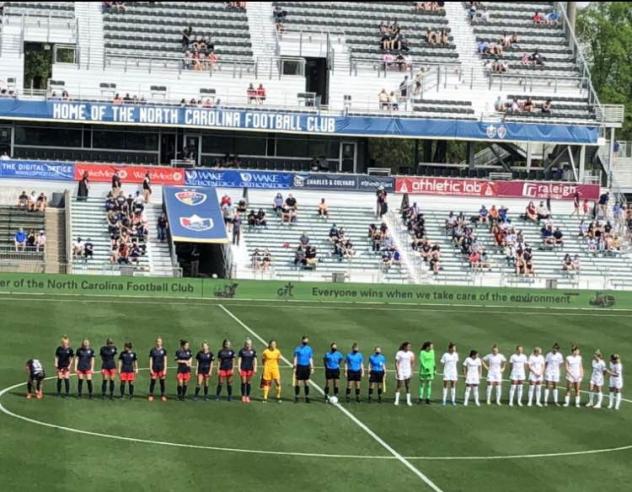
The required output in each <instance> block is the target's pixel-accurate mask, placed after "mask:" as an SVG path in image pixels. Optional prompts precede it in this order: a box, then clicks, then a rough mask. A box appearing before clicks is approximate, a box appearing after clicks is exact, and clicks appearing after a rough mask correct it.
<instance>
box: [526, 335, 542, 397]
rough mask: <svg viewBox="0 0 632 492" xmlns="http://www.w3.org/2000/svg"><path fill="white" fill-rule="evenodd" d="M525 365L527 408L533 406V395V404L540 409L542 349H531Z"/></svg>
mask: <svg viewBox="0 0 632 492" xmlns="http://www.w3.org/2000/svg"><path fill="white" fill-rule="evenodd" d="M527 364H528V365H529V400H528V402H527V406H528V407H530V406H531V405H532V404H533V397H534V394H535V404H536V406H538V407H541V406H542V403H540V400H541V397H542V381H544V357H543V356H542V349H541V348H540V347H535V348H534V349H533V353H532V354H531V355H530V356H529V360H528V361H527Z"/></svg>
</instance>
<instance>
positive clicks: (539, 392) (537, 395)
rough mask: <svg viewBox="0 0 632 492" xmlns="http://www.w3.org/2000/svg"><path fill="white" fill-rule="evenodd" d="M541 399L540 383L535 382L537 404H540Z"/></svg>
mask: <svg viewBox="0 0 632 492" xmlns="http://www.w3.org/2000/svg"><path fill="white" fill-rule="evenodd" d="M541 401H542V385H539V384H536V385H535V402H536V404H537V405H540V402H541Z"/></svg>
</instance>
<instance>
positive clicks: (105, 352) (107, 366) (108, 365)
mask: <svg viewBox="0 0 632 492" xmlns="http://www.w3.org/2000/svg"><path fill="white" fill-rule="evenodd" d="M116 353H117V349H116V346H115V345H114V341H113V340H112V339H111V338H108V339H107V340H106V341H105V345H104V346H103V347H101V350H99V355H100V356H101V376H102V377H103V381H102V382H101V398H105V392H106V390H107V389H108V383H109V387H110V400H111V399H112V398H114V377H115V376H116V362H115V361H114V357H115V356H116Z"/></svg>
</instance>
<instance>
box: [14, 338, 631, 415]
mask: <svg viewBox="0 0 632 492" xmlns="http://www.w3.org/2000/svg"><path fill="white" fill-rule="evenodd" d="M117 353H118V350H117V348H116V346H115V345H114V342H113V341H112V339H109V338H108V339H107V340H106V344H105V345H104V346H103V347H101V349H100V351H99V355H100V357H101V375H102V385H101V394H102V397H103V398H105V397H106V396H107V395H108V393H109V397H110V398H113V397H114V386H115V378H116V375H117V373H118V376H119V380H120V387H119V390H120V398H124V397H125V393H126V386H127V394H128V396H129V398H132V397H133V395H134V382H135V379H136V375H137V374H138V356H137V354H136V352H134V351H133V348H132V344H131V343H129V342H127V343H125V345H124V350H123V351H122V352H121V353H120V354H119V356H118V359H117V358H116V355H117ZM293 356H294V358H293V379H294V382H293V385H294V399H295V401H296V402H298V400H299V395H300V389H301V386H302V387H303V392H304V397H305V401H306V402H309V401H310V400H309V388H310V385H309V382H310V379H311V376H312V374H313V372H314V351H313V349H312V347H311V346H310V345H309V339H308V337H303V338H302V339H301V342H300V344H299V345H298V346H297V347H296V348H295V350H294V353H293ZM194 359H195V361H196V387H195V395H194V397H193V399H198V398H199V396H200V393H201V392H202V391H203V396H204V399H208V398H209V381H210V379H211V376H212V374H213V368H214V366H215V364H214V361H215V360H216V356H215V354H213V353H212V352H211V351H210V349H209V345H208V344H207V343H202V345H201V347H200V350H199V351H198V352H197V354H195V356H194V355H193V352H192V350H191V348H190V344H189V342H187V341H186V340H181V341H180V347H179V349H178V350H177V351H176V352H175V360H176V362H177V369H176V379H177V395H178V400H184V399H185V398H186V395H187V389H188V385H189V382H190V380H191V376H192V371H193V360H194ZM235 359H237V360H236V361H235ZM281 360H282V355H281V352H280V351H279V349H278V348H277V346H276V342H275V341H274V340H271V341H270V342H269V344H268V347H267V348H266V349H265V350H264V351H263V353H262V357H261V361H262V365H263V370H262V375H261V388H262V390H263V401H264V402H265V401H267V400H268V394H269V391H270V389H271V387H272V386H273V385H274V386H275V389H276V398H277V401H281V377H280V370H279V364H280V361H281ZM459 361H460V359H459V354H458V353H457V350H456V345H455V344H453V343H450V344H449V345H448V349H447V351H446V352H445V353H444V354H443V355H442V357H441V359H440V361H439V362H440V363H441V364H442V366H443V398H442V403H443V405H446V404H447V403H448V400H449V402H450V403H451V404H452V405H456V385H457V381H458V378H459ZM117 362H118V363H117ZM235 362H237V368H238V370H239V377H240V381H241V401H242V402H244V403H250V401H251V400H250V396H251V392H252V379H253V377H254V376H255V374H256V373H257V370H258V367H257V353H256V351H255V350H254V348H253V345H252V341H251V340H249V339H248V340H246V341H245V343H244V346H243V347H242V348H241V349H240V350H239V352H237V353H235V351H234V350H233V349H232V347H231V342H230V341H229V340H224V341H223V342H222V347H221V349H220V350H219V351H218V353H217V375H218V378H217V381H218V384H217V387H216V392H215V398H216V399H218V400H219V399H220V398H221V394H222V391H223V385H224V384H226V391H227V399H228V400H231V399H232V389H233V388H232V378H233V373H234V370H235ZM323 362H324V365H325V387H324V393H325V401H328V402H337V401H338V395H339V391H340V386H339V382H340V377H341V369H342V368H343V366H344V374H345V378H346V380H347V385H346V400H347V401H350V399H351V392H352V391H355V398H356V401H360V383H361V381H362V380H363V379H365V375H366V372H368V379H369V390H368V401H369V402H371V401H372V399H373V397H374V396H377V401H378V402H381V401H382V394H383V390H384V385H385V374H386V371H387V364H386V357H385V356H384V355H383V354H382V351H381V349H380V347H375V349H374V352H373V353H372V354H371V355H370V356H369V357H368V360H367V362H368V364H367V366H366V371H365V357H364V355H363V354H362V353H361V352H360V350H359V346H358V344H357V343H354V344H353V345H352V347H351V351H350V352H349V353H348V354H346V355H345V354H343V353H342V352H340V351H339V350H338V347H337V345H336V344H335V343H332V344H331V346H330V348H329V350H328V351H327V353H325V354H324V356H323ZM415 363H416V358H415V354H414V352H413V351H412V345H411V344H410V343H409V342H404V343H403V344H402V345H401V346H400V348H399V350H398V352H397V353H396V355H395V371H396V379H397V388H396V392H395V402H394V403H395V405H399V403H400V393H401V392H402V391H403V392H404V394H405V396H406V404H407V405H412V401H411V394H410V382H411V379H412V374H413V367H414V366H415ZM507 364H509V365H510V366H511V371H510V381H511V386H510V391H509V406H513V405H514V401H515V402H516V404H517V405H518V406H523V387H524V384H525V383H526V382H528V386H529V390H528V399H527V406H532V405H533V404H535V405H536V406H539V407H541V406H546V405H547V404H548V402H549V396H552V397H553V403H554V404H555V405H559V394H558V388H557V386H558V383H559V382H560V378H561V369H562V366H564V369H565V375H566V395H565V402H564V406H566V407H568V406H570V405H571V399H572V398H573V397H574V400H575V405H576V406H577V407H579V406H580V386H581V383H582V380H583V379H584V368H583V361H582V356H581V354H580V350H579V348H578V347H577V346H573V347H572V348H571V353H570V354H569V355H568V356H566V357H564V356H563V355H562V353H561V352H560V347H559V345H558V344H555V345H553V347H552V349H551V351H550V352H548V353H547V354H546V356H544V355H542V350H541V349H540V348H539V347H535V348H534V349H533V352H532V353H531V354H530V355H529V356H527V355H526V354H525V353H524V349H523V347H522V346H520V345H519V346H517V347H516V350H515V352H514V353H513V354H512V355H511V356H510V357H509V359H507V358H506V357H505V356H504V355H503V354H501V353H500V350H499V347H498V346H497V345H493V346H492V348H491V352H490V353H489V354H487V355H485V356H484V357H482V358H481V357H480V355H479V353H478V352H477V351H476V350H472V351H470V353H469V356H468V357H467V358H465V360H464V361H463V363H462V373H463V376H464V378H465V394H464V401H463V404H464V405H466V406H467V405H468V404H469V401H470V397H473V401H474V404H475V405H477V406H480V401H479V386H480V384H481V380H482V379H483V368H484V369H485V370H486V371H487V404H488V405H490V404H491V403H492V396H494V395H493V394H494V392H495V397H496V398H495V401H496V404H497V405H501V396H502V381H503V374H504V372H505V370H506V366H507ZM94 365H95V351H94V350H93V349H92V348H91V346H90V342H89V340H83V341H82V343H81V346H80V348H78V349H77V351H76V353H75V352H74V351H73V349H72V348H71V346H70V340H69V339H68V337H63V338H62V340H61V345H60V346H59V347H58V348H57V350H56V352H55V368H56V371H57V395H58V396H68V395H69V393H70V382H69V376H70V374H71V369H74V372H75V373H76V375H77V378H78V383H77V394H78V396H79V397H81V396H82V394H83V385H84V382H85V383H86V386H87V390H88V396H89V397H90V398H91V397H92V393H93V386H92V375H93V374H94V372H95V371H94ZM167 366H168V357H167V351H166V349H165V348H164V345H163V340H162V338H157V339H156V342H155V345H154V347H153V348H152V349H151V350H150V352H149V371H150V377H151V381H150V385H149V393H148V399H149V400H150V401H151V400H153V399H154V393H155V388H156V383H158V384H159V388H160V399H161V400H163V401H164V400H166V399H167V397H166V388H165V380H166V377H167ZM418 367H419V378H420V385H419V403H421V402H423V401H425V402H426V403H427V404H430V401H431V400H430V398H431V391H432V381H433V380H434V378H435V376H436V373H437V371H436V359H435V352H434V347H433V344H432V342H425V343H424V344H423V346H422V347H421V350H420V352H419V366H418ZM591 368H592V373H591V378H590V392H589V400H588V402H587V404H586V406H587V407H593V408H601V406H602V402H603V392H602V388H603V386H604V383H605V376H606V375H607V376H608V377H609V385H608V387H609V390H610V395H609V396H610V398H609V406H608V408H611V409H612V408H614V409H616V410H618V409H619V408H620V405H621V390H622V388H623V366H622V363H621V358H620V356H619V355H618V354H613V355H612V356H611V357H610V363H609V365H608V364H606V362H605V361H604V358H603V355H602V354H601V352H600V351H599V350H597V351H595V353H594V354H593V358H592V361H591ZM26 369H27V373H28V375H29V379H28V382H27V388H28V392H27V398H32V396H33V395H35V396H36V397H37V398H41V397H42V396H43V392H42V381H43V379H44V378H45V374H44V369H43V366H42V364H41V363H40V362H39V360H37V359H31V360H29V361H28V362H27V365H26ZM527 372H528V374H529V377H528V378H527ZM62 385H63V386H64V389H65V395H64V394H62ZM543 386H544V388H545V389H544V401H542V391H541V390H542V387H543Z"/></svg>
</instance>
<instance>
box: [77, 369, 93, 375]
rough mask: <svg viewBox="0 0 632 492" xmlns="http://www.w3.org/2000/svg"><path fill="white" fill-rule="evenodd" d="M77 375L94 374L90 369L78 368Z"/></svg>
mask: <svg viewBox="0 0 632 492" xmlns="http://www.w3.org/2000/svg"><path fill="white" fill-rule="evenodd" d="M77 376H92V371H91V370H90V369H88V370H87V371H80V370H77Z"/></svg>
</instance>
